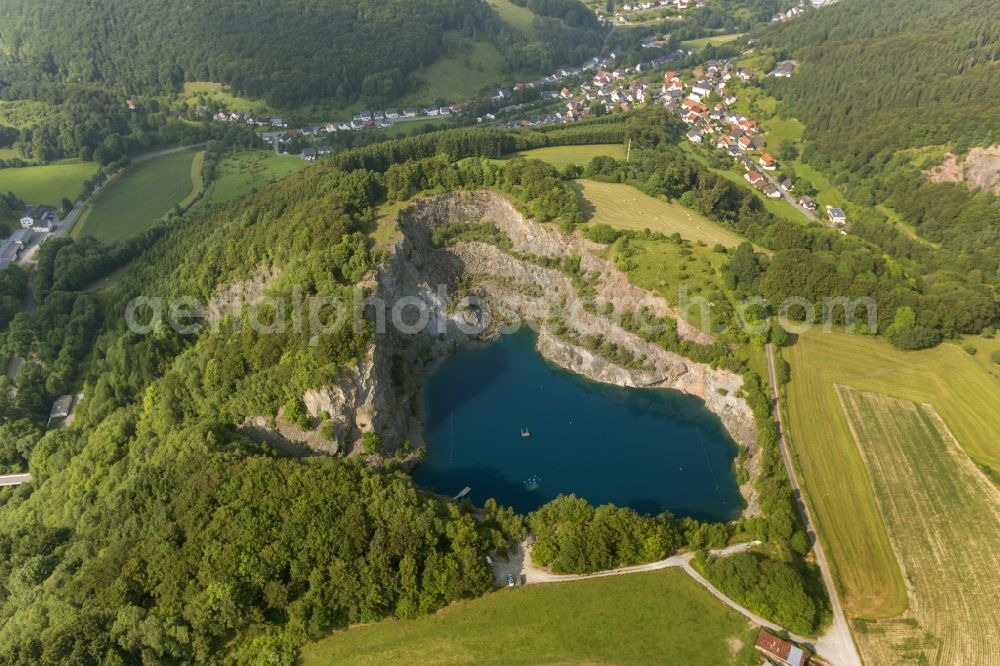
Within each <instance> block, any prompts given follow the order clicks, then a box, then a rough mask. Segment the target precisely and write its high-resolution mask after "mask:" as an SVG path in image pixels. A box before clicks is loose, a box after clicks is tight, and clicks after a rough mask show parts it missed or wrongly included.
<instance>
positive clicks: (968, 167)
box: [924, 146, 1000, 194]
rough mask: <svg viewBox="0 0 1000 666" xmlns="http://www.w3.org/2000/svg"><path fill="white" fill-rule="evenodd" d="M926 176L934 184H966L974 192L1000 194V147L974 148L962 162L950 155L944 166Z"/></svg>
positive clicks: (933, 169)
mask: <svg viewBox="0 0 1000 666" xmlns="http://www.w3.org/2000/svg"><path fill="white" fill-rule="evenodd" d="M924 175H925V176H926V177H927V179H928V180H930V181H931V182H932V183H965V184H966V185H967V186H968V187H969V188H971V189H973V190H983V191H985V192H989V193H990V194H1000V146H990V147H989V148H973V149H972V150H970V151H969V154H968V155H966V156H965V159H964V160H962V161H961V162H959V160H958V158H957V157H956V156H955V155H952V154H948V155H947V157H945V160H944V162H943V163H942V164H940V165H939V166H936V167H933V168H931V169H928V170H927V171H925V172H924Z"/></svg>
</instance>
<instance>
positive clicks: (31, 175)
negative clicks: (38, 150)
mask: <svg viewBox="0 0 1000 666" xmlns="http://www.w3.org/2000/svg"><path fill="white" fill-rule="evenodd" d="M99 166H100V165H99V164H98V163H97V162H83V161H81V160H78V159H71V160H60V161H58V162H53V163H52V164H47V165H45V166H30V167H23V168H20V169H0V192H13V193H14V194H16V195H17V196H18V197H20V198H21V199H22V200H23V201H24V202H25V203H26V204H28V205H29V206H31V205H32V204H46V205H48V206H53V207H58V206H59V204H60V203H62V200H63V198H66V199H69V200H70V201H76V198H77V197H78V196H80V192H81V191H82V190H83V181H85V180H87V179H88V178H90V177H91V176H93V175H94V174H95V173H96V172H97V169H98V167H99Z"/></svg>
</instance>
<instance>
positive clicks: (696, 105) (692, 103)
mask: <svg viewBox="0 0 1000 666" xmlns="http://www.w3.org/2000/svg"><path fill="white" fill-rule="evenodd" d="M681 106H683V107H685V108H688V109H691V110H692V111H694V112H695V113H705V112H706V111H708V107H707V106H705V105H704V104H702V103H701V102H698V101H696V100H693V99H691V98H690V97H687V98H685V99H683V100H682V101H681Z"/></svg>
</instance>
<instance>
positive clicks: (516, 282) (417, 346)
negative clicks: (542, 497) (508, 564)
mask: <svg viewBox="0 0 1000 666" xmlns="http://www.w3.org/2000/svg"><path fill="white" fill-rule="evenodd" d="M481 221H489V222H491V223H493V224H494V225H495V226H496V227H497V228H498V229H499V230H500V231H502V232H503V233H504V234H505V235H506V236H507V237H508V238H509V239H510V241H511V245H512V249H513V251H512V252H508V251H505V250H503V249H501V248H499V247H497V246H495V245H491V244H488V243H482V242H460V243H457V244H455V245H452V246H450V247H446V248H438V247H435V246H434V245H433V244H432V242H431V231H432V230H433V228H434V227H435V226H436V225H439V224H443V223H446V222H451V223H454V222H481ZM399 225H400V229H401V231H402V235H403V237H402V239H401V240H399V241H398V242H397V243H396V246H395V247H394V249H393V254H392V257H391V258H390V259H389V260H388V261H387V262H386V263H385V264H384V265H382V266H381V267H380V268H379V269H378V270H377V272H376V274H375V276H374V280H373V285H374V286H375V294H374V295H373V296H372V297H371V298H370V299H369V302H368V304H367V306H366V315H367V316H368V318H369V319H370V320H371V321H373V322H374V323H375V328H376V342H375V345H374V347H373V349H372V350H371V352H370V354H369V358H368V359H366V360H365V361H364V362H362V363H360V364H359V365H358V367H356V368H350V369H348V370H345V372H344V374H343V375H342V377H341V378H340V379H339V380H338V381H337V382H336V383H335V384H334V385H332V386H328V387H324V388H321V389H317V390H311V391H308V392H306V394H305V395H304V396H303V401H304V403H305V405H306V407H307V409H308V412H309V414H310V415H311V416H312V417H314V419H316V422H317V424H318V423H319V421H320V420H321V419H324V418H330V419H332V421H333V431H334V433H335V435H334V437H333V441H332V442H331V445H336V446H339V447H342V448H343V449H344V450H347V451H349V452H357V450H358V447H357V440H358V438H359V437H360V435H361V433H362V432H365V431H369V430H374V431H375V432H377V433H379V435H380V436H381V439H382V452H383V453H392V452H394V451H396V450H397V449H398V447H399V446H400V445H401V444H402V443H403V442H404V441H409V442H410V443H411V444H412V445H413V446H414V447H415V448H420V446H421V445H422V444H423V424H422V422H421V414H422V413H423V410H422V405H421V404H420V401H421V399H422V395H421V391H420V386H421V384H422V381H423V378H424V376H425V375H426V373H427V372H428V370H429V366H430V365H431V364H432V363H433V362H434V361H435V360H436V359H440V358H442V357H443V356H445V355H447V354H448V353H449V352H451V351H453V350H454V349H455V348H456V347H458V346H460V345H462V344H466V343H468V342H470V341H474V340H482V339H487V338H489V337H491V336H493V335H496V334H497V332H498V329H499V327H500V326H509V325H512V324H517V323H520V322H525V321H528V322H531V323H532V324H533V325H534V326H535V327H536V328H537V329H538V330H539V338H538V348H539V351H540V352H541V353H542V354H543V356H545V357H546V358H547V359H549V360H550V361H552V362H554V363H556V364H558V365H560V366H562V367H565V368H567V369H569V370H572V371H574V372H577V373H579V374H581V375H584V376H586V377H588V378H590V379H593V380H596V381H601V382H606V383H610V384H617V385H620V386H633V387H658V388H665V389H674V390H678V391H682V392H684V393H687V394H689V395H693V396H696V397H698V398H701V399H702V400H703V401H704V402H705V405H706V407H707V408H708V409H709V410H711V411H712V412H714V413H715V414H717V415H718V416H719V418H720V419H721V421H722V423H723V425H724V426H725V427H726V429H727V431H728V432H729V433H730V435H731V436H732V437H733V439H734V440H735V441H736V442H737V443H738V444H739V445H740V446H741V447H744V448H746V449H747V450H748V451H749V452H750V453H751V454H757V453H758V451H757V446H756V430H755V428H754V423H753V416H752V413H751V411H750V408H749V406H748V405H747V403H746V401H745V400H744V399H742V398H739V397H737V394H738V393H739V391H740V389H741V387H742V384H743V379H742V377H740V376H738V375H736V374H733V373H731V372H727V371H725V370H717V369H713V368H711V367H710V366H708V365H706V364H703V363H696V362H693V361H691V360H689V359H686V358H684V357H682V356H679V355H678V354H675V353H672V352H668V351H666V350H664V349H663V348H662V347H659V346H657V345H655V344H651V343H648V342H646V341H645V340H644V339H643V338H642V337H640V336H639V335H637V334H635V333H632V332H630V331H629V330H626V328H623V327H622V326H621V320H620V317H624V316H632V315H634V313H635V311H636V310H637V309H639V308H640V307H642V308H645V309H646V310H647V311H649V312H652V313H654V314H656V315H661V316H669V317H673V318H675V319H677V321H678V334H679V335H681V336H682V337H686V338H688V339H691V340H694V341H696V342H699V343H709V342H712V341H713V338H712V337H711V336H710V335H708V334H706V333H704V332H702V331H699V330H698V329H696V328H694V327H693V326H690V325H688V324H687V323H686V322H684V321H683V319H680V318H677V317H676V314H675V313H674V312H673V311H672V310H671V308H670V306H669V305H668V304H667V302H666V301H665V300H664V299H662V298H659V297H657V296H655V295H653V294H650V293H648V292H646V291H644V290H642V289H640V288H639V287H636V286H635V285H633V284H632V283H631V282H629V281H628V279H627V278H626V276H625V275H624V274H622V273H621V272H620V271H619V270H618V269H617V268H616V267H615V266H614V265H613V264H612V263H611V262H609V261H607V260H606V259H603V258H602V257H600V256H598V254H597V252H598V251H599V250H600V249H601V246H599V245H596V244H594V243H591V242H590V241H587V240H586V239H583V238H581V237H579V236H578V235H572V234H568V233H566V232H564V231H562V230H560V229H559V228H558V227H556V226H555V225H549V224H540V223H538V222H535V221H533V220H530V219H526V218H525V217H524V216H522V215H521V214H520V213H519V212H518V211H517V209H515V208H514V207H513V206H512V205H511V204H510V203H509V202H508V201H507V200H506V199H504V198H503V197H502V196H500V195H497V194H494V193H491V192H456V193H449V194H444V195H438V196H433V197H428V198H424V199H421V200H419V201H417V202H415V203H414V205H412V206H411V207H409V208H407V209H404V210H403V211H401V212H400V214H399ZM539 257H542V258H548V259H566V258H572V257H579V258H580V268H581V271H582V273H583V275H584V276H585V277H586V279H587V280H588V284H592V285H595V286H594V287H593V293H594V294H595V298H594V300H595V301H596V303H597V305H598V307H597V308H594V307H585V303H584V301H583V299H582V298H581V296H580V294H579V293H578V288H577V284H576V283H575V282H574V278H573V277H572V276H571V275H569V274H567V273H565V272H563V271H561V270H559V269H557V268H549V267H546V266H543V265H539V260H538V259H537V258H539ZM533 258H535V259H533ZM605 304H612V305H613V306H614V310H615V312H614V313H613V314H612V315H610V316H605V315H598V314H596V312H597V311H602V312H603V311H604V308H603V307H601V306H603V305H605ZM417 324H422V325H417ZM583 336H600V337H601V338H602V339H603V340H604V341H605V342H607V343H610V344H613V345H615V346H616V347H617V348H619V349H621V350H624V351H625V352H627V353H628V354H630V355H631V357H632V358H633V359H635V360H636V362H634V363H632V364H630V365H632V366H634V367H629V368H626V367H623V366H621V365H617V364H615V363H612V362H610V361H608V360H607V359H605V358H603V357H601V356H599V355H598V354H595V353H594V352H592V351H589V350H588V349H586V348H583V347H581V346H579V345H578V344H575V343H573V342H571V341H570V340H572V339H576V338H581V337H583ZM753 457H755V456H753ZM755 466H756V465H755V463H754V462H751V463H750V467H751V468H753V467H755ZM742 490H743V491H744V497H745V499H746V500H747V504H748V507H747V511H746V512H745V513H746V514H747V515H751V514H754V513H756V512H757V500H756V498H755V497H753V494H752V490H751V489H750V487H749V485H748V486H746V487H744V488H743V489H742Z"/></svg>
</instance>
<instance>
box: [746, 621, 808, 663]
mask: <svg viewBox="0 0 1000 666" xmlns="http://www.w3.org/2000/svg"><path fill="white" fill-rule="evenodd" d="M755 647H756V648H757V649H758V650H760V651H761V652H763V653H764V654H765V655H767V656H768V657H769V658H771V659H774V660H776V661H778V662H779V663H781V664H784V665H785V666H805V664H807V663H808V662H809V655H807V654H806V653H805V652H804V651H803V650H802V648H800V647H798V646H796V645H792V644H791V643H789V642H788V641H786V640H783V639H781V638H778V637H777V636H775V635H774V634H772V633H770V632H768V631H764V630H763V629H761V631H760V634H759V635H758V636H757V644H756V646H755Z"/></svg>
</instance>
